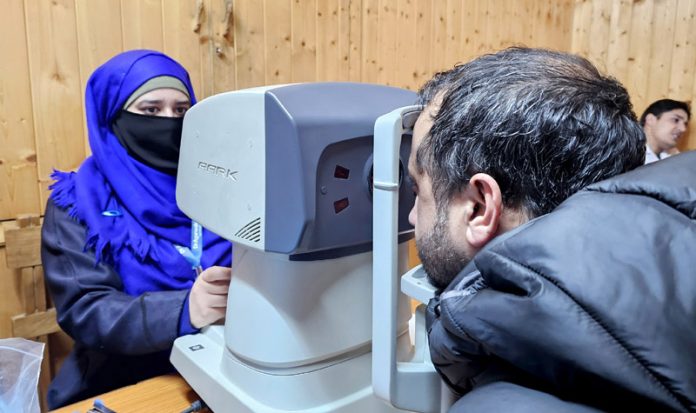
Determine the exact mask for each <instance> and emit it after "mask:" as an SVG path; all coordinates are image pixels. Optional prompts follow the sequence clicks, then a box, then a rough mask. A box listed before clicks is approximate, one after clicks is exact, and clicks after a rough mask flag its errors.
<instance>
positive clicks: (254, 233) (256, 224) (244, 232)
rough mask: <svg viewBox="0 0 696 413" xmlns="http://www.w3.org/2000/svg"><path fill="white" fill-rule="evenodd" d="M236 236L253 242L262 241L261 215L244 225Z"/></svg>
mask: <svg viewBox="0 0 696 413" xmlns="http://www.w3.org/2000/svg"><path fill="white" fill-rule="evenodd" d="M234 236H235V237H238V238H241V239H245V240H248V241H251V242H259V241H261V217H259V218H256V219H254V220H253V221H251V222H249V223H248V224H246V225H244V226H243V227H242V228H241V229H240V230H239V231H237V233H235V234H234Z"/></svg>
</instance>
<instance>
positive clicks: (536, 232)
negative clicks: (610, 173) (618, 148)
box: [427, 152, 696, 412]
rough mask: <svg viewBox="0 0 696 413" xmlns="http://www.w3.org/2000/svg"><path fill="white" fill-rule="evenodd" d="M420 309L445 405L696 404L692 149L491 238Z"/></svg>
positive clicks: (625, 407) (684, 407)
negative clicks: (452, 397)
mask: <svg viewBox="0 0 696 413" xmlns="http://www.w3.org/2000/svg"><path fill="white" fill-rule="evenodd" d="M427 322H428V331H429V339H430V349H431V356H432V359H433V362H434V364H435V365H436V368H437V369H438V371H439V372H440V373H441V375H442V377H443V378H444V380H445V381H446V382H447V383H449V384H450V386H451V387H452V388H454V389H455V390H456V391H458V392H459V393H461V394H463V395H464V396H463V397H462V398H461V399H460V401H459V402H458V403H457V404H456V405H455V406H454V408H453V411H466V412H477V411H505V412H521V411H528V412H536V411H558V412H561V411H587V409H588V408H590V407H591V408H596V409H601V410H608V411H678V412H687V411H692V412H693V411H696V152H691V153H686V154H682V155H679V156H674V157H671V158H669V159H667V160H664V161H660V162H657V163H654V164H650V165H646V166H643V167H640V168H638V169H636V170H634V171H631V172H629V173H626V174H623V175H620V176H617V177H615V178H612V179H609V180H606V181H603V182H600V183H597V184H594V185H591V186H590V187H588V188H587V189H586V190H583V191H581V192H579V193H577V194H576V195H574V196H572V197H571V198H569V199H568V200H567V201H566V202H564V203H563V204H561V205H560V206H559V207H558V208H557V209H556V210H554V211H553V212H552V213H550V214H547V215H545V216H542V217H540V218H537V219H535V220H532V221H530V222H529V223H527V224H525V225H523V226H521V227H518V228H516V229H515V230H513V231H511V232H509V233H506V234H503V235H502V236H500V237H498V238H496V239H495V240H493V242H491V243H490V244H489V245H488V246H487V247H486V248H485V249H484V250H483V251H481V252H479V253H478V254H477V255H476V257H475V258H474V260H473V261H472V262H471V263H470V264H469V265H468V266H467V267H466V268H465V269H464V270H463V271H462V272H461V273H460V274H459V275H458V276H457V278H456V279H455V280H454V281H453V282H452V284H451V285H450V286H449V287H448V288H447V289H446V290H445V291H443V292H442V293H441V295H440V296H439V297H438V298H436V299H433V300H432V301H431V302H430V304H429V306H428V319H427ZM546 403H550V404H549V405H548V406H555V407H551V408H550V409H546V408H545V407H544V406H547V404H546ZM578 404H580V405H578ZM583 406H587V407H583Z"/></svg>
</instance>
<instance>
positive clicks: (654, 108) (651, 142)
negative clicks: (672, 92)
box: [640, 99, 691, 164]
mask: <svg viewBox="0 0 696 413" xmlns="http://www.w3.org/2000/svg"><path fill="white" fill-rule="evenodd" d="M690 118H691V111H690V109H689V105H688V103H686V102H680V101H678V100H672V99H661V100H658V101H655V102H653V103H651V104H650V106H648V108H647V109H645V112H643V114H642V115H641V117H640V124H641V125H642V126H643V131H645V138H646V140H647V143H646V147H645V163H646V164H648V163H652V162H655V161H659V160H660V159H665V158H667V157H668V156H670V155H673V154H675V153H679V149H677V143H678V142H679V139H680V138H681V137H682V135H684V132H686V128H687V126H688V125H689V119H690Z"/></svg>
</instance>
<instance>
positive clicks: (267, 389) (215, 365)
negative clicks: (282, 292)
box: [171, 326, 406, 413]
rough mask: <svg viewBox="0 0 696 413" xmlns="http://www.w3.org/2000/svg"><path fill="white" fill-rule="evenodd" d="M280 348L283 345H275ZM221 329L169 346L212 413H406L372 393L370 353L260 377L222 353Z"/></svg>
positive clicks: (213, 328)
mask: <svg viewBox="0 0 696 413" xmlns="http://www.w3.org/2000/svg"><path fill="white" fill-rule="evenodd" d="M278 345H280V346H282V343H278ZM224 349H225V345H224V328H223V327H221V326H211V327H208V328H207V329H205V330H204V332H203V333H201V334H195V335H189V336H183V337H180V338H178V339H177V340H176V341H175V342H174V348H173V350H172V354H171V362H172V364H173V365H174V367H176V369H177V370H178V371H179V373H180V374H181V375H182V376H183V377H184V379H185V380H186V381H187V382H188V383H189V385H191V387H192V388H193V389H194V390H195V391H196V393H198V395H199V396H200V397H201V398H202V399H203V400H204V401H205V403H206V404H207V405H208V407H209V408H210V409H211V410H212V411H214V412H264V413H265V412H268V413H275V412H278V413H280V412H291V411H295V412H296V411H302V412H308V413H310V412H311V413H320V412H321V413H324V412H326V413H329V412H330V413H355V412H360V413H392V412H405V411H406V410H400V409H396V408H394V407H393V406H390V405H388V404H386V403H385V402H384V401H382V400H380V399H378V398H377V397H376V396H375V395H374V393H373V391H372V382H371V358H372V353H370V352H369V351H368V352H362V354H357V355H355V357H352V358H347V359H343V360H340V361H337V362H335V363H334V364H328V365H327V364H324V365H322V366H318V367H317V368H315V369H311V368H307V369H304V371H302V370H300V369H297V368H295V369H292V370H290V369H278V370H276V371H273V370H270V371H268V370H267V371H261V370H260V369H259V368H256V367H254V366H251V365H248V364H246V363H244V362H242V361H240V360H238V359H236V358H235V357H234V356H233V355H232V354H230V353H229V352H226V351H224Z"/></svg>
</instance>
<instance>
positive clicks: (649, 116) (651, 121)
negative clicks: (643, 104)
mask: <svg viewBox="0 0 696 413" xmlns="http://www.w3.org/2000/svg"><path fill="white" fill-rule="evenodd" d="M656 121H657V116H655V115H653V114H652V113H648V114H647V115H645V124H646V125H648V126H652V125H654V124H655V122H656Z"/></svg>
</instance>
